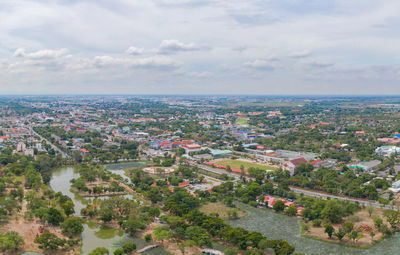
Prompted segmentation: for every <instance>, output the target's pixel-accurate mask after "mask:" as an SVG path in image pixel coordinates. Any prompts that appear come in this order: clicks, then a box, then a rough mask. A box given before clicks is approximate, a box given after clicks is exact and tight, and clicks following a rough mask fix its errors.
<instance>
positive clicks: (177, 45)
mask: <svg viewBox="0 0 400 255" xmlns="http://www.w3.org/2000/svg"><path fill="white" fill-rule="evenodd" d="M206 49H209V47H207V46H197V45H195V44H194V43H183V42H180V41H178V40H164V41H162V42H161V44H160V47H159V52H160V53H162V54H170V53H175V52H181V51H199V50H206Z"/></svg>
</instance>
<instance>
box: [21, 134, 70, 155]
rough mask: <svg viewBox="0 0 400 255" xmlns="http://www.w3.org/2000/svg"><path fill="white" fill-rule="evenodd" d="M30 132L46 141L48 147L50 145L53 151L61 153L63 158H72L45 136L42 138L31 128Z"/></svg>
mask: <svg viewBox="0 0 400 255" xmlns="http://www.w3.org/2000/svg"><path fill="white" fill-rule="evenodd" d="M29 130H30V131H31V132H32V133H33V134H34V135H36V136H39V138H40V139H41V140H44V141H46V143H47V144H48V145H50V146H51V148H53V150H55V151H56V152H58V153H60V154H61V156H62V157H63V158H70V156H69V155H68V154H67V153H65V152H64V151H62V150H61V149H60V148H58V147H57V146H55V145H54V144H53V143H52V142H50V141H49V140H47V139H46V138H44V137H43V136H41V135H40V134H38V133H37V132H36V131H35V130H33V128H32V127H29Z"/></svg>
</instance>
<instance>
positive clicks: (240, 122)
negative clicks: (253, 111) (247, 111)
mask: <svg viewBox="0 0 400 255" xmlns="http://www.w3.org/2000/svg"><path fill="white" fill-rule="evenodd" d="M236 124H238V125H242V126H243V125H248V124H249V120H248V119H246V118H237V120H236Z"/></svg>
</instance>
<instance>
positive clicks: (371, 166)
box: [348, 160, 382, 172]
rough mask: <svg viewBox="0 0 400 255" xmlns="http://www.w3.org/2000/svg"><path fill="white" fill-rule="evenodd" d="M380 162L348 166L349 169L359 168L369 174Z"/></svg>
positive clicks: (374, 161)
mask: <svg viewBox="0 0 400 255" xmlns="http://www.w3.org/2000/svg"><path fill="white" fill-rule="evenodd" d="M381 163H382V162H381V161H380V160H372V161H364V162H360V163H358V164H356V165H349V166H348V167H350V168H360V169H362V170H363V171H364V172H369V171H371V170H374V169H376V168H377V167H378V166H379V165H380V164H381Z"/></svg>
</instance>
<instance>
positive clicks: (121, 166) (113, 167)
mask: <svg viewBox="0 0 400 255" xmlns="http://www.w3.org/2000/svg"><path fill="white" fill-rule="evenodd" d="M148 165H149V164H147V163H145V162H129V163H117V164H108V165H105V168H106V169H107V170H109V171H111V172H112V173H114V174H118V175H119V176H121V177H122V178H124V179H125V180H126V181H127V182H128V183H130V182H131V179H130V178H129V177H128V176H126V174H125V169H127V168H135V167H145V166H148Z"/></svg>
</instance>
